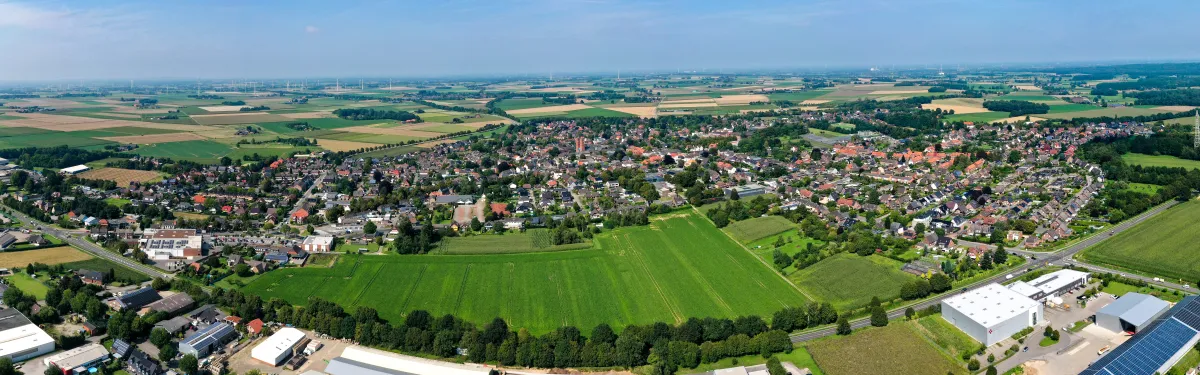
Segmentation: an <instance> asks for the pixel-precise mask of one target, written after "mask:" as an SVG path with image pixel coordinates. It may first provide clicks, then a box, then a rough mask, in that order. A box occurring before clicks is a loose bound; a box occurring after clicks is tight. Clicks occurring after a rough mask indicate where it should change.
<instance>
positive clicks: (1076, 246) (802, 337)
mask: <svg viewBox="0 0 1200 375" xmlns="http://www.w3.org/2000/svg"><path fill="white" fill-rule="evenodd" d="M1176 204H1179V202H1178V201H1175V200H1171V201H1169V202H1167V203H1163V204H1161V205H1159V206H1157V207H1154V208H1151V209H1150V210H1147V211H1146V212H1143V213H1142V214H1141V215H1138V216H1135V217H1133V218H1132V219H1129V220H1125V221H1123V222H1121V223H1119V224H1117V225H1114V226H1113V227H1111V228H1109V229H1108V231H1106V232H1101V233H1097V234H1094V235H1092V236H1091V237H1087V238H1085V239H1083V240H1080V241H1077V242H1075V243H1073V244H1070V245H1068V246H1067V247H1064V248H1061V249H1058V250H1055V251H1053V252H1041V253H1039V252H1032V251H1024V250H1013V253H1017V254H1021V255H1025V256H1027V257H1028V256H1033V257H1037V260H1030V261H1029V262H1026V263H1025V264H1024V265H1022V266H1020V267H1017V268H1014V269H1012V270H1010V271H1009V272H1007V273H1003V274H998V275H996V276H992V277H991V278H988V279H985V280H981V281H977V282H975V283H972V284H971V285H968V286H966V287H965V288H963V291H967V290H974V289H976V288H979V287H981V286H984V285H988V284H991V283H998V282H1002V281H1004V280H1005V277H1007V276H1008V275H1019V274H1023V273H1026V272H1029V271H1031V270H1034V269H1037V268H1040V267H1042V266H1045V265H1048V264H1059V263H1056V262H1060V261H1063V260H1064V259H1066V260H1071V259H1072V258H1071V257H1072V256H1074V255H1075V253H1078V252H1080V251H1081V250H1083V249H1086V248H1088V247H1091V246H1093V245H1095V244H1098V243H1100V241H1104V240H1105V239H1108V238H1109V237H1111V236H1112V235H1110V234H1109V233H1110V232H1111V233H1112V234H1116V233H1120V232H1123V231H1125V230H1127V229H1129V228H1130V227H1133V226H1134V225H1137V224H1139V223H1141V222H1143V221H1146V219H1149V218H1151V217H1154V215H1157V214H1159V213H1161V212H1163V211H1164V210H1166V209H1168V208H1171V207H1174V206H1175V205H1176ZM1073 263H1074V264H1076V265H1080V266H1083V267H1086V268H1089V269H1097V270H1101V272H1113V273H1120V272H1118V271H1112V270H1107V269H1103V268H1102V267H1097V266H1092V265H1088V264H1080V263H1078V262H1073ZM1127 277H1133V278H1138V279H1142V280H1145V281H1147V282H1151V283H1158V284H1161V285H1166V286H1173V287H1176V288H1177V289H1183V288H1182V286H1176V285H1174V284H1169V283H1159V282H1155V281H1153V280H1151V279H1150V278H1147V277H1141V276H1136V275H1128V276H1127ZM1187 290H1188V291H1189V292H1193V293H1195V290H1196V289H1195V288H1194V287H1193V288H1190V289H1187ZM960 293H961V292H960ZM960 293H955V292H948V293H944V294H941V295H939V296H937V297H933V298H929V299H925V300H921V301H919V302H916V303H912V304H908V305H905V306H901V307H897V308H895V309H892V310H891V311H888V314H887V315H888V319H890V320H895V319H901V318H903V317H904V310H905V309H907V308H909V307H912V308H913V310H917V311H920V310H922V309H925V308H927V307H929V306H933V305H936V304H941V303H942V300H944V299H947V298H951V297H954V296H957V295H958V294H960ZM870 324H871V321H870V318H869V317H863V318H858V319H855V320H852V321H850V328H853V329H859V328H865V327H867V326H869V325H870ZM836 333H837V326H836V325H826V326H821V327H819V328H815V329H811V330H807V331H801V332H796V333H793V334H791V339H792V342H803V341H809V340H815V339H818V338H822V337H826V336H832V335H834V334H836Z"/></svg>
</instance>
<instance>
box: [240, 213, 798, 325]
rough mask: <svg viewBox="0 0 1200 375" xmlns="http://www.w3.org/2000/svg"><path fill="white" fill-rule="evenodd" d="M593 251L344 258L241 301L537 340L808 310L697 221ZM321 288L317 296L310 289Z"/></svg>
mask: <svg viewBox="0 0 1200 375" xmlns="http://www.w3.org/2000/svg"><path fill="white" fill-rule="evenodd" d="M595 244H596V248H594V249H589V250H578V251H559V252H549V253H528V254H501V255H423V256H396V255H376V256H367V255H364V256H356V255H345V256H342V257H340V258H339V261H338V263H337V264H336V265H334V266H333V267H331V268H321V269H313V268H303V269H283V270H278V271H273V272H270V273H268V274H266V275H263V276H262V277H260V278H258V279H256V280H255V281H254V282H252V283H250V284H249V285H248V286H247V287H246V288H245V290H247V291H250V292H253V293H256V294H259V295H262V296H264V297H267V298H272V297H274V298H282V299H285V300H287V301H289V302H291V303H294V304H301V305H302V304H304V303H306V301H307V300H308V298H309V297H312V296H319V297H322V298H325V299H328V300H331V301H334V302H337V303H339V304H341V305H342V306H344V307H346V308H351V309H352V308H354V307H356V306H369V307H373V308H375V309H377V310H378V311H379V313H380V315H381V316H383V317H384V318H387V319H392V320H398V319H401V318H402V317H403V316H404V315H405V314H406V313H408V312H409V311H412V310H417V309H421V310H427V311H429V312H431V313H433V314H434V315H441V314H447V313H452V314H455V315H458V316H460V317H462V318H464V319H467V320H469V321H472V322H475V323H478V324H483V323H486V322H487V321H490V320H491V319H492V318H494V317H497V316H499V317H503V318H505V319H506V320H507V321H508V322H509V324H510V325H511V326H513V327H524V328H527V329H529V330H530V331H532V332H535V333H542V332H548V331H550V330H553V329H555V328H557V327H560V326H563V325H574V326H576V327H581V329H590V328H591V327H594V326H595V325H597V324H599V323H609V324H611V325H613V326H615V327H621V326H625V325H629V324H647V323H652V322H657V321H663V322H671V323H675V322H682V321H683V320H685V319H686V318H688V317H706V316H716V317H736V316H739V315H745V314H758V315H762V316H770V314H771V313H773V312H774V311H776V310H778V309H780V308H782V307H784V306H799V305H802V304H804V303H806V302H808V301H807V300H806V299H805V298H804V297H803V296H802V295H801V294H800V292H799V291H797V290H796V289H795V288H793V287H792V286H790V285H788V283H787V282H786V281H785V280H783V279H782V278H780V277H779V276H778V275H775V274H774V272H773V271H771V270H770V269H769V268H767V267H766V266H764V265H763V264H762V263H760V262H759V261H758V260H756V259H754V257H753V255H751V254H750V253H748V252H746V251H745V250H744V249H742V248H741V247H739V246H738V245H737V244H735V243H734V242H733V241H732V240H730V239H729V238H728V237H727V236H725V235H724V234H723V233H721V232H720V230H718V229H717V228H716V227H714V226H713V225H712V224H711V223H709V222H708V221H707V220H705V219H704V218H702V217H700V216H699V215H696V214H691V213H689V214H683V215H679V214H676V215H672V216H670V217H669V218H665V219H660V218H655V221H654V222H653V223H652V224H651V225H649V226H644V227H634V228H621V229H618V230H616V231H613V232H610V233H606V234H603V235H601V236H599V237H597V238H596V239H595ZM314 285H317V287H315V288H314V287H313V286H314Z"/></svg>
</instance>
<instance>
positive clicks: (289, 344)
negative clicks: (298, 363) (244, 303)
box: [250, 327, 308, 366]
mask: <svg viewBox="0 0 1200 375" xmlns="http://www.w3.org/2000/svg"><path fill="white" fill-rule="evenodd" d="M307 341H308V340H307V337H305V336H304V332H301V331H300V330H298V329H295V328H291V327H288V328H284V329H281V330H279V332H275V334H274V335H271V337H268V338H267V340H266V341H263V342H262V343H261V344H258V346H255V347H254V349H252V350H250V357H252V358H254V359H257V360H259V361H263V363H266V364H268V365H271V366H279V364H280V363H283V361H285V360H287V359H288V357H291V356H292V354H295V353H296V348H297V347H299V346H302V345H303V344H307Z"/></svg>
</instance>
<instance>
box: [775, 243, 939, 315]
mask: <svg viewBox="0 0 1200 375" xmlns="http://www.w3.org/2000/svg"><path fill="white" fill-rule="evenodd" d="M901 266H903V265H902V264H901V263H900V262H899V261H896V260H893V259H890V258H885V257H882V256H878V255H871V256H866V257H864V256H860V255H856V254H848V253H842V254H837V255H834V256H831V257H829V258H825V259H823V260H821V261H820V262H817V263H816V264H814V265H811V266H809V267H808V268H805V269H802V270H799V271H796V273H793V274H791V275H789V276H788V277H789V278H791V279H792V281H793V282H795V283H796V285H798V286H800V288H801V289H804V291H806V292H808V294H810V295H812V296H814V297H815V298H816V299H817V300H819V301H822V302H829V303H832V304H833V306H834V307H836V308H837V309H838V310H845V309H848V308H853V307H859V306H863V305H866V304H867V303H868V302H870V301H871V297H879V299H881V300H884V301H887V300H889V299H893V298H897V297H899V296H900V285H901V284H904V283H905V282H908V281H910V280H913V279H914V278H916V276H913V275H910V274H907V273H904V272H902V271H900V267H901Z"/></svg>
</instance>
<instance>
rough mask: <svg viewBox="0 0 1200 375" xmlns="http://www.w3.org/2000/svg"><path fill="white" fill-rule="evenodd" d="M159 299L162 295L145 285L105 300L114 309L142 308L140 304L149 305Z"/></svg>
mask: <svg viewBox="0 0 1200 375" xmlns="http://www.w3.org/2000/svg"><path fill="white" fill-rule="evenodd" d="M160 299H162V297H161V296H159V295H158V291H157V290H154V288H151V287H145V288H141V289H137V290H131V291H128V292H125V293H122V294H121V295H119V296H116V297H113V298H112V299H110V300H108V301H107V302H108V306H109V307H112V308H113V309H114V310H125V309H130V310H137V309H140V308H142V306H146V305H149V304H150V303H152V302H154V301H158V300H160Z"/></svg>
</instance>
